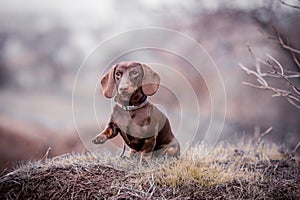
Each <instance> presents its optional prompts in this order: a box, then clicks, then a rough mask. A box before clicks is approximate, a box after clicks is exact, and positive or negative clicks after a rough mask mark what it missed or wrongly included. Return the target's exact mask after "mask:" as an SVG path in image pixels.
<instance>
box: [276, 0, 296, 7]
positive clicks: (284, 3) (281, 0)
mask: <svg viewBox="0 0 300 200" xmlns="http://www.w3.org/2000/svg"><path fill="white" fill-rule="evenodd" d="M279 1H280V3H282V5H285V6H288V7H291V8H296V9H300V6H297V5H292V4H289V3H286V2H285V1H284V0H279Z"/></svg>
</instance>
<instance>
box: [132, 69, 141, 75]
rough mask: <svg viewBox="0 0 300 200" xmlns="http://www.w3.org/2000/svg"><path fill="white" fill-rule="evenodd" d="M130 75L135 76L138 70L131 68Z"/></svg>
mask: <svg viewBox="0 0 300 200" xmlns="http://www.w3.org/2000/svg"><path fill="white" fill-rule="evenodd" d="M131 75H132V76H137V75H139V72H138V71H137V70H132V71H131Z"/></svg>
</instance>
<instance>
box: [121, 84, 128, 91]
mask: <svg viewBox="0 0 300 200" xmlns="http://www.w3.org/2000/svg"><path fill="white" fill-rule="evenodd" d="M119 90H120V92H126V91H127V90H128V85H121V86H120V87H119Z"/></svg>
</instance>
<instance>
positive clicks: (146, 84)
mask: <svg viewBox="0 0 300 200" xmlns="http://www.w3.org/2000/svg"><path fill="white" fill-rule="evenodd" d="M142 68H143V71H144V77H143V81H142V90H143V92H144V93H145V94H146V95H147V96H151V95H154V94H155V93H156V92H157V90H158V88H159V84H160V76H159V75H158V74H157V73H156V72H154V71H153V70H152V69H151V68H150V67H148V66H147V65H145V64H142Z"/></svg>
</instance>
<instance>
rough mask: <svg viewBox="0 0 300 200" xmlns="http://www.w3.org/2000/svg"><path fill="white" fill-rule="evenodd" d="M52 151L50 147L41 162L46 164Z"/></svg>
mask: <svg viewBox="0 0 300 200" xmlns="http://www.w3.org/2000/svg"><path fill="white" fill-rule="evenodd" d="M50 151H51V147H49V148H48V149H47V151H46V153H45V155H44V156H43V157H42V159H41V162H45V161H46V160H47V159H48V156H49V153H50Z"/></svg>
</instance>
